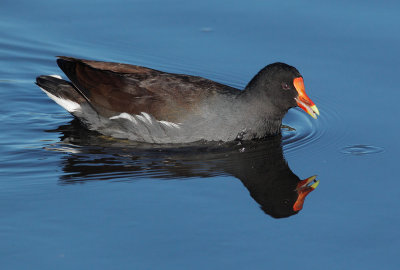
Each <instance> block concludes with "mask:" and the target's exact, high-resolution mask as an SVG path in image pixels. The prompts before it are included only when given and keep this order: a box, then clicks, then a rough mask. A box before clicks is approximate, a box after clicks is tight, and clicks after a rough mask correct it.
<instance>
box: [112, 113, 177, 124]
mask: <svg viewBox="0 0 400 270" xmlns="http://www.w3.org/2000/svg"><path fill="white" fill-rule="evenodd" d="M109 119H110V120H114V119H127V120H129V121H131V122H132V123H134V124H135V125H137V124H138V122H137V120H140V121H141V122H143V123H144V124H147V125H149V124H150V125H155V124H156V122H158V123H160V124H162V125H164V126H166V127H169V128H181V127H180V125H179V124H175V123H172V122H168V121H158V120H157V121H156V122H154V121H152V116H151V115H150V114H148V113H145V112H142V115H131V114H128V113H121V114H119V115H116V116H112V117H110V118H109Z"/></svg>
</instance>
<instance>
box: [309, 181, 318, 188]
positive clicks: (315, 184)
mask: <svg viewBox="0 0 400 270" xmlns="http://www.w3.org/2000/svg"><path fill="white" fill-rule="evenodd" d="M318 185H319V180H317V181H315V183H314V184H312V185H311V187H312V188H313V189H316V188H317V187H318Z"/></svg>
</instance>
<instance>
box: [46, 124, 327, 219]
mask: <svg viewBox="0 0 400 270" xmlns="http://www.w3.org/2000/svg"><path fill="white" fill-rule="evenodd" d="M50 132H61V134H62V137H61V138H60V139H61V142H60V143H57V144H56V145H53V146H51V147H48V149H49V150H55V151H68V152H70V155H67V156H66V157H65V160H64V161H63V170H64V172H65V174H64V175H63V176H62V177H61V179H60V183H61V184H73V183H82V182H86V181H91V180H116V179H117V180H121V179H124V180H125V179H132V180H136V179H140V178H147V179H148V178H160V179H176V178H189V177H196V178H203V177H213V176H217V175H232V176H234V177H235V178H237V179H239V180H240V181H241V182H242V183H243V185H244V186H245V187H246V188H247V189H248V191H249V193H250V196H251V197H252V198H253V199H254V200H255V201H256V202H257V203H258V204H259V205H260V207H261V209H262V210H263V211H264V212H265V213H266V214H268V215H270V216H272V217H274V218H283V217H289V216H291V215H294V214H297V213H298V212H299V211H300V210H301V209H302V208H303V203H304V200H305V198H306V196H307V195H308V194H309V193H310V192H311V191H313V190H314V189H315V188H316V186H317V185H318V183H319V181H317V180H316V179H315V178H316V177H315V176H312V177H309V178H306V179H304V180H300V179H299V178H298V177H297V176H296V175H295V174H294V173H293V172H292V171H291V170H290V168H289V166H288V164H287V162H286V161H285V159H284V156H283V152H282V146H281V137H280V136H274V137H271V138H267V139H265V140H263V141H243V142H232V143H224V144H222V143H209V142H208V143H207V142H199V143H196V144H191V145H188V144H185V145H176V144H173V145H163V146H162V147H161V146H160V145H152V144H147V145H146V144H143V143H135V142H131V141H122V140H116V139H111V138H108V137H103V136H101V135H99V134H97V133H93V132H90V131H87V130H86V129H84V128H82V127H80V124H79V122H78V121H76V120H73V121H72V122H71V123H70V124H69V125H65V126H60V127H59V128H58V129H56V130H52V131H50Z"/></svg>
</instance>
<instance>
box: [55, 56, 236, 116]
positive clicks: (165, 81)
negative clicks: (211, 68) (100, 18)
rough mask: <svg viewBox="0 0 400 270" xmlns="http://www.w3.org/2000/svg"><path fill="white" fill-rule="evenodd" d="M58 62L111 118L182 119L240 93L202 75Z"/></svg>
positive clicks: (69, 60) (77, 61)
mask: <svg viewBox="0 0 400 270" xmlns="http://www.w3.org/2000/svg"><path fill="white" fill-rule="evenodd" d="M57 63H58V65H59V67H60V68H61V69H62V70H63V72H64V73H65V74H66V75H67V77H68V78H69V79H70V80H71V82H72V83H73V85H74V86H75V87H76V88H77V89H78V90H79V91H80V92H81V94H82V95H83V96H84V97H85V98H86V99H87V100H88V101H89V102H90V104H91V105H92V106H93V107H94V108H95V110H97V111H98V113H100V114H101V115H104V116H107V117H109V116H112V115H115V114H116V113H122V112H127V113H130V114H140V113H141V112H147V113H149V114H151V115H153V116H154V117H156V118H157V119H158V120H167V121H179V119H180V117H181V116H182V115H185V114H187V113H188V112H190V111H194V110H196V105H197V104H200V103H201V101H202V100H204V99H205V98H207V97H209V96H212V95H216V94H234V95H235V94H238V93H239V92H240V91H239V90H238V89H235V88H232V87H229V86H226V85H223V84H220V83H217V82H214V81H211V80H208V79H204V78H201V77H196V76H190V75H181V74H172V73H166V72H162V71H158V70H154V69H149V68H145V67H141V66H134V65H127V64H119V63H110V62H98V61H89V60H82V59H76V58H70V57H64V56H61V57H59V59H58V60H57Z"/></svg>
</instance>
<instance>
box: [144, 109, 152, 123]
mask: <svg viewBox="0 0 400 270" xmlns="http://www.w3.org/2000/svg"><path fill="white" fill-rule="evenodd" d="M142 115H143V116H144V117H145V118H146V119H147V121H149V123H150V124H151V123H152V121H151V116H150V115H149V114H148V113H145V112H142Z"/></svg>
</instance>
